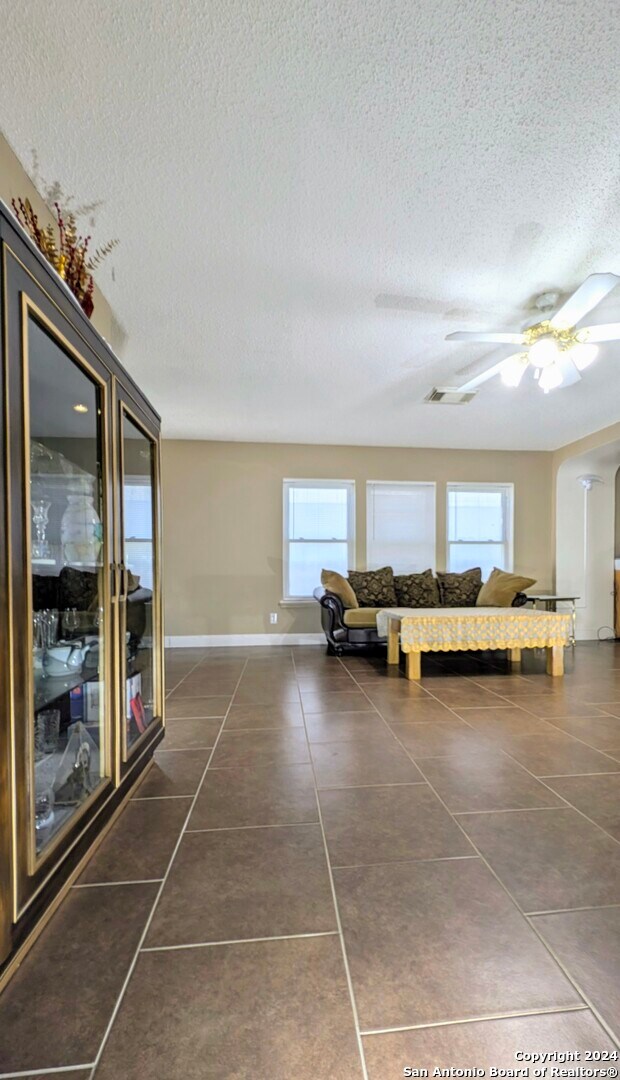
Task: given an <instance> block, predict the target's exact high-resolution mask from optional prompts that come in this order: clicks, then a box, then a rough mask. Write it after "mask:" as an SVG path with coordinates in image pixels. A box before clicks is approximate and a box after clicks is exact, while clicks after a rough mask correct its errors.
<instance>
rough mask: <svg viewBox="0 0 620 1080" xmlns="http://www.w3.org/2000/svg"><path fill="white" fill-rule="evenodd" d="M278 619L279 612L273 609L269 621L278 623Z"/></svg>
mask: <svg viewBox="0 0 620 1080" xmlns="http://www.w3.org/2000/svg"><path fill="white" fill-rule="evenodd" d="M277 621H278V613H277V611H272V612H271V614H270V616H269V622H270V623H277Z"/></svg>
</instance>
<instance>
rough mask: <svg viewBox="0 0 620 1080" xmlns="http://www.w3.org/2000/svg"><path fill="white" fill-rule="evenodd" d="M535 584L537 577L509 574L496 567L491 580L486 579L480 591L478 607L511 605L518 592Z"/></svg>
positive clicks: (477, 601)
mask: <svg viewBox="0 0 620 1080" xmlns="http://www.w3.org/2000/svg"><path fill="white" fill-rule="evenodd" d="M535 584H536V578H531V577H520V576H519V574H508V573H506V571H505V570H498V569H497V567H494V569H493V570H492V572H491V575H490V577H489V580H488V581H485V583H484V585H483V586H482V588H481V590H480V592H479V593H478V599H477V600H476V607H510V605H511V604H512V601H513V600H514V598H515V596H516V595H517V593H519V592H523V590H524V589H529V587H530V585H535Z"/></svg>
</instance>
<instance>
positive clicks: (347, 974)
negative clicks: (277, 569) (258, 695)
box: [292, 654, 376, 1080]
mask: <svg viewBox="0 0 620 1080" xmlns="http://www.w3.org/2000/svg"><path fill="white" fill-rule="evenodd" d="M292 659H293V670H294V671H295V677H297V669H296V667H295V656H294V654H292ZM338 663H341V661H340V660H338ZM341 666H342V667H344V664H341ZM351 678H353V676H351ZM353 681H355V680H353ZM373 708H374V706H373ZM375 711H376V710H375ZM302 712H303V715H304V731H305V733H306V743H307V746H308V754H309V757H310V766H311V769H312V776H313V778H314V797H315V799H316V805H317V813H318V815H319V825H320V827H321V835H322V838H323V850H324V852H325V864H326V870H327V875H328V877H329V885H330V888H331V893H332V902H333V905H334V913H335V916H336V924H337V926H338V937H339V940H340V951H341V954H342V962H343V966H344V972H345V977H346V980H347V987H348V991H349V1001H350V1003H351V1011H352V1013H353V1026H354V1028H355V1037H356V1039H357V1048H358V1052H359V1056H360V1063H361V1066H362V1075H363V1078H364V1080H369V1077H368V1069H367V1066H366V1057H365V1055H364V1044H363V1042H362V1036H361V1032H360V1021H359V1014H358V1011H357V1002H356V1000H355V991H354V989H353V980H352V979H351V971H350V968H349V958H348V956H347V949H346V945H345V941H344V934H343V932H342V921H341V919H340V909H339V907H338V897H337V895H336V887H335V885H334V875H333V873H332V867H331V862H330V858H329V849H328V847H327V837H326V835H325V826H324V824H323V814H322V811H321V801H320V798H319V791H318V785H317V782H316V773H315V771H314V761H313V760H312V752H311V749H310V740H309V739H308V731H307V728H306V727H305V721H306V714H305V710H304V707H303V702H302Z"/></svg>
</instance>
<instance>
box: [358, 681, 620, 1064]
mask: <svg viewBox="0 0 620 1080" xmlns="http://www.w3.org/2000/svg"><path fill="white" fill-rule="evenodd" d="M358 685H359V684H358ZM366 696H367V695H366ZM369 700H370V699H369ZM436 700H439V699H436ZM446 708H448V709H450V712H453V713H454V715H455V716H457V715H458V714H457V713H456V712H455V710H454V709H452V708H450V706H446ZM379 715H381V714H379ZM532 715H533V714H532ZM381 719H382V720H383V723H384V724H385V725H386V727H387V729H388V731H390V732H391V734H392V737H393V738H394V739H395V741H396V742H397V743H398V745H399V746H401V747H402V749H403V750H404V751H405V753H406V754H407V756H408V757H409V759H410V760H411V761H413V762H414V764H416V765H417V767H418V768H419V769H420V772H421V773H422V775H424V771H423V764H422V765H420V764H419V763H418V762H415V761H414V759H413V757H412V756H411V754H410V753H409V752H408V750H407V748H406V746H404V744H403V743H402V742H401V741H400V739H398V738H397V736H396V735H395V734H394V732H393V731H392V730H391V728H390V726H389V724H388V723H387V721H386V720H385V718H384V717H383V716H381ZM459 719H461V717H459ZM465 723H466V721H465ZM470 726H471V725H470ZM501 752H502V753H504V751H501ZM506 756H508V757H509V756H510V755H506ZM512 760H514V759H512ZM517 764H519V765H520V764H521V763H520V762H518V763H517ZM521 767H522V768H525V766H521ZM525 771H526V772H529V770H527V769H526V770H525ZM530 776H533V773H530ZM426 779H427V782H428V785H429V787H430V789H431V791H433V792H434V794H435V795H436V796H437V798H438V799H439V801H440V802H441V804H442V806H443V807H444V809H445V810H446V811H447V812H448V813H449V814H450V817H451V818H452V820H453V821H454V823H455V824H456V825H457V827H458V828H459V829H460V830H461V832H462V833H463V835H464V836H465V837H466V839H467V840H468V841H469V843H470V844H471V845H472V848H473V850H474V851H476V852H477V853H478V855H479V856H480V858H481V859H482V861H483V863H484V865H485V866H486V867H487V869H488V870H489V872H490V873H491V874H492V875H493V877H494V878H495V880H496V881H497V883H498V884H499V885H500V887H501V888H502V889H503V891H504V892H505V894H506V896H507V897H508V899H509V900H510V901H511V903H512V904H513V905H514V907H515V908H516V910H517V911H518V912H519V914H520V915H521V916H522V917H523V918H524V919H525V920H526V923H527V925H528V926H529V927H530V928H531V929H532V930H533V931H534V933H535V934H536V936H537V938H538V940H539V941H540V942H541V944H542V945H543V947H544V948H545V949H546V951H547V952H548V953H549V955H550V956H551V957H552V958H553V959H554V960H555V962H556V964H557V965H558V967H559V968H560V970H561V971H562V972H563V974H564V976H565V977H566V978H567V979H568V980H569V982H570V983H571V985H572V986H573V987H574V989H575V990H576V992H577V993H578V994H579V996H580V997H581V998H582V1000H583V1001H585V1002H586V1004H587V1005H588V1006H589V1008H590V1009H591V1011H592V1012H593V1014H594V1016H596V1018H597V1020H598V1021H599V1023H600V1024H601V1026H602V1027H603V1028H604V1030H605V1031H606V1032H607V1034H608V1035H609V1036H610V1038H611V1039H612V1040H613V1042H614V1043H616V1045H620V1044H619V1040H618V1036H617V1035H616V1034H615V1033H614V1032H613V1030H612V1029H611V1027H610V1026H609V1024H608V1023H607V1021H606V1020H605V1019H604V1018H603V1017H602V1016H601V1014H600V1012H599V1010H598V1009H597V1008H596V1007H595V1005H594V1004H593V1003H592V1001H591V1000H590V998H589V997H588V995H587V994H585V993H584V991H583V990H582V989H581V987H580V986H579V984H578V982H577V980H576V979H575V978H573V976H572V974H571V972H570V971H569V969H568V968H567V967H566V965H565V964H563V963H562V961H561V960H560V958H559V956H558V955H557V954H556V952H555V950H554V949H553V948H552V947H551V945H550V944H549V943H548V942H547V941H546V940H545V938H544V937H543V936H542V934H541V933H539V931H538V930H537V928H536V927H535V925H534V924H533V923H532V922H531V921H528V920H527V917H526V915H525V913H524V911H523V909H522V908H521V906H520V904H519V903H518V902H517V900H516V899H515V897H514V896H513V895H512V893H511V892H510V891H509V889H508V888H507V887H506V885H505V884H504V882H503V881H502V879H501V878H500V876H499V875H498V874H497V873H496V871H495V870H494V868H493V866H492V865H491V863H490V862H489V861H488V859H487V858H486V857H485V856H484V855H483V853H482V851H481V850H480V848H479V847H477V845H476V844H475V843H474V842H473V840H472V839H471V837H470V836H468V835H467V833H466V832H465V829H464V828H463V826H462V825H461V823H460V821H459V820H458V818H457V817H455V815H454V814H453V813H452V811H451V810H450V808H449V807H448V805H447V803H446V802H445V800H444V799H443V798H442V797H441V795H440V794H439V792H438V791H437V789H436V788H435V787H434V786H433V784H432V783H431V782H430V781H429V780H428V777H427V778H426ZM534 779H538V778H537V777H534ZM541 783H542V781H541ZM544 786H545V787H548V789H549V790H550V791H551V790H552V788H549V786H548V785H547V784H545V785H544ZM554 794H557V792H554ZM559 798H562V796H559ZM567 806H570V804H569V803H567ZM573 809H576V808H573ZM583 816H584V817H585V814H584V815H583ZM587 820H588V821H589V820H590V819H589V818H588V819H587ZM592 824H595V823H594V822H592Z"/></svg>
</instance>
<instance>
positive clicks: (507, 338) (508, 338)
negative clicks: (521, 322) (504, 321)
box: [446, 330, 525, 345]
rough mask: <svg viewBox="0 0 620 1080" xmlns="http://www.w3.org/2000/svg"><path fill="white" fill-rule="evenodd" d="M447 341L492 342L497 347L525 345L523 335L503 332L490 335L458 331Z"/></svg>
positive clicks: (490, 332)
mask: <svg viewBox="0 0 620 1080" xmlns="http://www.w3.org/2000/svg"><path fill="white" fill-rule="evenodd" d="M446 341H474V342H475V341H490V342H492V343H494V344H496V345H523V344H524V343H525V337H524V335H523V334H510V333H504V331H503V330H490V331H489V332H488V333H487V332H485V331H479V330H457V331H456V333H454V334H448V335H447V336H446Z"/></svg>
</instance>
